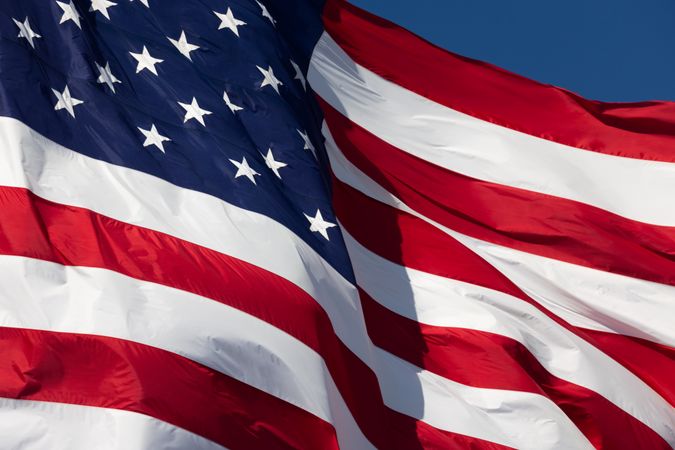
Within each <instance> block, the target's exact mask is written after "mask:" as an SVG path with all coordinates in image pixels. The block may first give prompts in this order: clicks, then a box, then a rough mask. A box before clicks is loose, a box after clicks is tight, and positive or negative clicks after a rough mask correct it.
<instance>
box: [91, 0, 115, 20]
mask: <svg viewBox="0 0 675 450" xmlns="http://www.w3.org/2000/svg"><path fill="white" fill-rule="evenodd" d="M113 6H117V3H114V2H109V1H108V0H91V8H89V11H98V12H100V13H101V14H103V17H105V18H106V19H108V20H110V15H109V14H108V8H111V7H113Z"/></svg>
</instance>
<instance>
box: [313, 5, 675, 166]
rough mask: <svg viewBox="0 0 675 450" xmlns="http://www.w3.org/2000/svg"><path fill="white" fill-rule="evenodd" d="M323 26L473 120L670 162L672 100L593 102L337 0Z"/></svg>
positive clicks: (673, 157)
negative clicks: (443, 45) (445, 47)
mask: <svg viewBox="0 0 675 450" xmlns="http://www.w3.org/2000/svg"><path fill="white" fill-rule="evenodd" d="M323 21H324V26H325V29H326V31H327V32H328V33H329V34H330V35H331V37H332V38H333V39H334V40H335V41H336V42H337V43H338V44H340V46H341V47H342V48H343V49H344V50H345V51H346V52H347V53H348V54H349V56H350V57H351V58H352V59H353V60H354V61H356V62H357V63H358V64H360V65H362V66H364V67H366V68H367V69H369V70H371V71H372V72H375V73H377V74H378V75H380V76H381V77H383V78H385V79H387V80H389V81H392V82H393V83H396V84H398V85H400V86H403V87H405V88H406V89H408V90H410V91H413V92H416V93H417V94H419V95H422V96H424V97H427V98H429V99H431V100H434V101H436V102H437V103H441V104H443V105H446V106H448V107H450V108H452V109H455V110H457V111H461V112H463V113H466V114H469V115H471V116H474V117H477V118H479V119H482V120H485V121H488V122H493V123H496V124H498V125H502V126H505V127H508V128H511V129H514V130H518V131H522V132H524V133H527V134H530V135H533V136H537V137H540V138H543V139H548V140H551V141H556V142H560V143H563V144H566V145H570V146H573V147H578V148H583V149H587V150H592V151H596V152H600V153H607V154H611V155H619V156H625V157H630V158H639V159H652V160H658V161H669V162H673V161H675V150H673V149H675V103H672V102H642V103H600V102H594V101H589V100H586V99H583V98H581V97H579V96H577V95H575V94H572V93H570V92H568V91H566V90H563V89H560V88H556V87H552V86H548V85H543V84H540V83H537V82H535V81H532V80H528V79H526V78H523V77H520V76H518V75H515V74H513V73H509V72H506V71H504V70H502V69H499V68H496V67H494V66H491V65H489V64H485V63H482V62H478V61H474V60H471V59H468V58H464V57H461V56H458V55H455V54H452V53H450V52H447V51H445V50H443V49H441V48H438V47H436V46H434V45H432V44H430V43H428V42H426V41H424V40H423V39H421V38H419V37H417V36H415V35H414V34H412V33H410V32H409V31H407V30H405V29H403V28H401V27H399V26H397V25H395V24H393V23H391V22H389V21H386V20H384V19H382V18H379V17H376V16H374V15H372V14H370V13H368V12H365V11H363V10H361V9H359V8H357V7H355V6H353V5H350V4H349V3H347V2H346V1H343V0H328V2H327V3H326V7H325V9H324V14H323Z"/></svg>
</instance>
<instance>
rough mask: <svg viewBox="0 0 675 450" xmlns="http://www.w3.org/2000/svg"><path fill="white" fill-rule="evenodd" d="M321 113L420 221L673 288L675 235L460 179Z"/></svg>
mask: <svg viewBox="0 0 675 450" xmlns="http://www.w3.org/2000/svg"><path fill="white" fill-rule="evenodd" d="M321 106H322V109H323V110H324V113H325V117H326V121H327V123H328V125H329V128H330V129H331V132H332V133H331V134H332V135H333V137H334V139H335V142H336V143H337V145H338V147H339V148H340V150H341V151H342V153H343V154H344V155H345V156H346V157H347V159H349V161H350V162H352V163H353V164H354V165H356V166H357V167H358V168H359V169H361V170H362V171H363V172H364V173H366V175H368V176H369V177H370V178H372V179H373V180H375V181H376V182H378V183H379V184H380V185H382V186H383V187H384V188H386V189H387V190H388V191H390V192H392V193H393V194H394V195H396V196H397V197H398V198H399V199H401V200H402V201H404V202H405V203H406V204H407V205H409V206H410V207H411V208H413V209H414V210H416V211H418V212H419V213H421V214H423V215H425V216H426V217H429V218H431V219H433V220H434V221H436V222H438V223H441V224H442V225H445V226H447V227H448V228H451V229H453V230H455V231H458V232H460V233H463V234H466V235H469V236H472V237H475V238H478V239H481V240H484V241H488V242H492V243H495V244H498V245H502V246H505V247H510V248H514V249H517V250H522V251H525V252H528V253H533V254H537V255H541V256H545V257H548V258H554V259H557V260H560V261H566V262H569V263H572V264H578V265H582V266H586V267H591V268H593V269H599V270H604V271H608V272H613V273H617V274H621V275H626V276H630V277H634V278H641V279H645V280H649V281H654V282H658V283H665V284H671V285H675V250H673V249H675V228H673V227H664V226H656V225H649V224H645V223H642V222H636V221H634V220H630V219H626V218H623V217H620V216H618V215H616V214H612V213H610V212H607V211H605V210H602V209H600V208H596V207H593V206H589V205H586V204H584V203H580V202H576V201H573V200H567V199H564V198H560V197H553V196H550V195H546V194H540V193H537V192H532V191H526V190H523V189H517V188H513V187H509V186H503V185H500V184H495V183H490V182H486V181H482V180H476V179H474V178H469V177H466V176H464V175H460V174H458V173H455V172H452V171H450V170H447V169H445V168H442V167H439V166H436V165H435V164H432V163H429V162H427V161H424V160H422V159H420V158H417V157H416V156H413V155H410V154H409V153H406V152H404V151H402V150H400V149H398V148H396V147H393V146H392V145H390V144H389V143H387V142H385V141H383V140H381V139H380V138H378V137H377V136H375V135H373V134H372V133H370V132H368V131H367V130H365V129H363V128H361V127H359V126H358V125H356V124H354V123H352V122H351V121H350V120H349V119H347V118H346V117H344V116H343V115H342V114H340V113H339V112H337V111H336V110H335V109H333V108H332V107H331V106H330V105H328V104H327V103H326V102H323V101H321Z"/></svg>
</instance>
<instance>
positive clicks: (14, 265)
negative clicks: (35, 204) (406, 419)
mask: <svg viewBox="0 0 675 450" xmlns="http://www.w3.org/2000/svg"><path fill="white" fill-rule="evenodd" d="M0 326H5V327H16V328H30V329H39V330H46V331H55V332H67V333H83V334H94V335H100V336H109V337H114V338H119V339H125V340H129V341H134V342H138V343H141V344H145V345H150V346H153V347H156V348H160V349H163V350H167V351H170V352H173V353H177V354H180V355H182V356H185V357H187V358H189V359H191V360H193V361H197V362H199V363H201V364H204V365H206V366H208V367H211V368H213V369H215V370H217V371H219V372H221V373H224V374H226V375H229V376H230V377H232V378H235V379H237V380H239V381H242V382H244V383H246V384H248V385H251V386H253V387H255V388H257V389H260V390H261V391H264V392H267V393H268V394H271V395H273V396H276V397H278V398H281V399H283V400H285V401H287V402H289V403H292V404H294V405H296V406H298V407H300V408H302V409H304V410H306V411H308V412H310V413H312V414H314V415H315V416H317V417H320V418H321V419H323V420H325V421H327V422H331V423H333V424H334V426H335V428H336V429H337V431H338V440H339V442H340V444H341V445H343V446H344V448H355V449H367V448H372V446H370V444H369V443H368V442H367V440H366V439H365V437H364V436H363V435H362V434H361V431H360V430H359V429H358V427H357V425H356V423H355V422H354V419H353V418H352V416H351V415H350V413H349V410H348V409H347V406H346V405H345V403H344V400H343V399H342V397H341V396H340V394H339V391H338V389H337V387H336V386H335V384H334V382H333V379H332V378H331V376H330V374H329V372H328V369H327V368H326V366H325V363H324V361H323V359H322V358H321V356H320V355H318V354H317V353H315V352H314V351H313V350H312V349H310V348H309V347H307V346H306V345H305V344H303V343H301V342H299V341H298V340H297V339H295V338H293V337H291V336H289V335H288V334H286V333H284V332H283V331H281V330H279V329H277V328H275V327H273V326H272V325H269V324H268V323H266V322H264V321H262V320H260V319H257V318H255V317H253V316H250V315H248V314H246V313H243V312H241V311H239V310H238V309H235V308H232V307H229V306H227V305H223V304H220V303H217V302H215V301H212V300H208V299H205V298H202V297H199V296H197V295H195V294H191V293H189V292H185V291H181V290H177V289H172V288H169V287H166V286H163V285H160V284H154V283H148V282H143V281H138V280H136V279H133V278H130V277H127V276H124V275H121V274H118V273H116V272H112V271H108V270H104V269H97V268H87V267H64V266H61V265H59V264H55V263H51V262H46V261H41V260H35V259H29V258H22V257H15V256H0Z"/></svg>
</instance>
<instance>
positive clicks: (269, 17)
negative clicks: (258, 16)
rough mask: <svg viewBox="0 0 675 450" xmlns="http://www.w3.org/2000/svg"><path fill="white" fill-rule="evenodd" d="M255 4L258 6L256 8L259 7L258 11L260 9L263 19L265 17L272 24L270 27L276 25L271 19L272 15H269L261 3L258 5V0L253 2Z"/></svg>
mask: <svg viewBox="0 0 675 450" xmlns="http://www.w3.org/2000/svg"><path fill="white" fill-rule="evenodd" d="M255 2H256V3H257V4H258V6H260V9H262V16H263V17H267V18H268V19H270V22H272V25H274V24H275V23H277V21H276V20H274V17H272V15H271V14H270V12H269V11H268V10H267V8H266V7H265V5H263V4H262V3H260V2H259V1H258V0H255Z"/></svg>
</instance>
